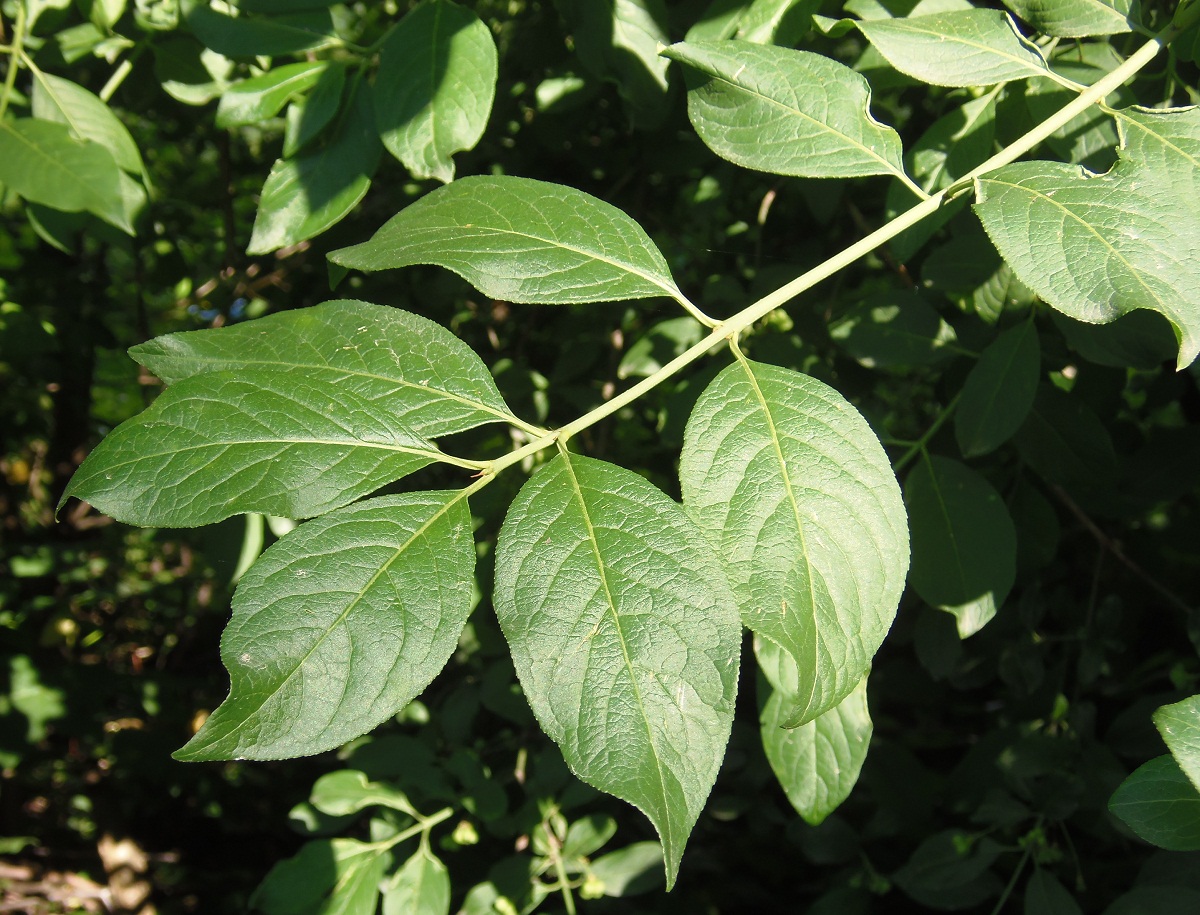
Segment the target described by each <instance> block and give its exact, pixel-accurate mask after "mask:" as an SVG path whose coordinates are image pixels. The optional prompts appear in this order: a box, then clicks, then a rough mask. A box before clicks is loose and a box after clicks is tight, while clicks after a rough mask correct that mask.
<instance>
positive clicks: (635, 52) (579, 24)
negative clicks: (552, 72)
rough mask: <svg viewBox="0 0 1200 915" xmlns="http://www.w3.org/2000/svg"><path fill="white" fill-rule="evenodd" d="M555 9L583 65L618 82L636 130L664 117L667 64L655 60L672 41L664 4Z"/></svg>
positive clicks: (609, 0) (565, 1)
mask: <svg viewBox="0 0 1200 915" xmlns="http://www.w3.org/2000/svg"><path fill="white" fill-rule="evenodd" d="M555 6H556V7H558V10H559V12H560V13H561V14H562V16H563V19H564V20H566V24H567V28H568V29H569V30H570V31H571V33H572V34H573V36H574V39H575V53H576V54H578V55H579V59H580V60H581V61H582V62H583V65H584V66H585V67H587V68H588V69H589V70H591V71H592V73H594V74H595V75H596V76H598V77H600V78H601V79H605V80H608V81H610V82H613V83H615V84H616V86H617V91H618V92H619V93H620V95H621V99H622V101H624V103H625V106H626V108H627V109H628V111H629V116H630V118H631V120H632V121H633V122H634V125H635V126H638V127H655V126H657V125H658V123H659V122H660V121H661V120H662V119H663V117H664V116H665V115H666V113H667V68H668V64H667V62H666V61H665V60H663V59H662V58H661V57H659V56H658V48H659V46H660V45H664V44H666V43H667V42H668V41H670V38H669V37H668V35H667V19H668V17H667V8H666V5H665V4H664V3H663V0H604V2H601V3H597V2H596V0H556V2H555Z"/></svg>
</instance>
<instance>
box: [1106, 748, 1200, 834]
mask: <svg viewBox="0 0 1200 915" xmlns="http://www.w3.org/2000/svg"><path fill="white" fill-rule="evenodd" d="M1108 809H1109V810H1110V811H1111V812H1112V813H1113V814H1114V815H1116V816H1118V817H1120V818H1121V820H1122V821H1124V823H1125V825H1126V826H1128V827H1129V828H1130V829H1132V830H1133V831H1134V832H1135V833H1137V834H1138V835H1139V836H1140V837H1141V838H1143V839H1145V840H1146V841H1147V842H1150V843H1152V844H1154V845H1157V846H1159V847H1160V848H1165V849H1167V850H1168V851H1200V791H1197V789H1196V786H1195V785H1193V784H1192V782H1191V780H1190V779H1189V778H1188V777H1187V775H1185V774H1184V772H1183V770H1182V769H1180V768H1179V763H1178V762H1176V761H1175V757H1174V756H1171V755H1170V754H1167V755H1165V756H1159V757H1158V758H1157V759H1152V760H1150V761H1149V762H1148V763H1144V764H1143V765H1141V766H1139V767H1138V768H1137V769H1136V770H1135V771H1134V772H1133V774H1132V775H1130V776H1129V777H1128V778H1127V779H1125V781H1123V782H1121V785H1120V787H1118V788H1117V790H1116V791H1114V792H1113V796H1112V798H1111V799H1110V800H1109V802H1108Z"/></svg>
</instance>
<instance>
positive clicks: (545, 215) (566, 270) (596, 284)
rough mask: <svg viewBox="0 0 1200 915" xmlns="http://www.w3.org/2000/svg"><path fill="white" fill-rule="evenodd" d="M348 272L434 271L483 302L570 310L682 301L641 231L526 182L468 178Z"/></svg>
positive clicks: (425, 201) (340, 257) (359, 255)
mask: <svg viewBox="0 0 1200 915" xmlns="http://www.w3.org/2000/svg"><path fill="white" fill-rule="evenodd" d="M329 259H330V260H331V261H333V262H334V263H335V264H339V265H340V266H342V267H349V268H351V269H355V270H367V271H371V270H387V269H391V268H394V267H407V266H409V265H411V264H437V265H439V266H442V267H445V268H447V269H448V270H453V271H454V272H455V273H457V274H459V276H461V277H463V278H464V279H466V280H467V282H469V283H470V284H471V285H472V286H474V287H475V288H476V289H478V290H479V291H480V292H482V293H484V294H485V295H490V296H492V297H493V298H496V299H501V300H503V301H509V302H535V303H546V304H564V303H569V302H613V301H619V300H621V299H641V298H647V297H649V296H659V295H668V296H672V297H676V296H681V295H682V293H680V292H679V290H678V287H676V285H675V281H674V280H672V279H671V273H670V270H669V269H668V267H667V262H666V260H664V259H663V256H662V254H661V253H659V250H658V248H656V247H655V246H654V242H652V241H651V240H650V238H649V237H648V236H647V235H646V233H645V232H644V231H643V230H642V228H641V227H640V226H639V225H638V224H637V223H636V222H634V221H633V220H632V219H630V218H629V217H628V216H626V215H625V214H624V213H622V212H621V211H620V210H618V209H617V208H616V207H614V206H610V205H609V204H607V203H604V202H603V201H601V200H597V199H596V198H595V197H592V196H589V195H588V194H585V193H583V192H582V191H576V190H573V189H571V188H568V187H563V186H562V185H557V184H547V183H545V182H542V181H532V180H530V179H528V178H512V177H473V178H463V179H461V180H459V181H455V182H454V183H453V184H450V185H447V186H446V187H442V188H438V189H437V190H435V191H433V192H432V193H430V194H427V195H426V196H424V197H422V198H421V199H420V200H418V201H417V202H416V203H414V204H412V205H411V206H409V207H407V208H405V209H404V210H402V211H400V213H398V214H397V215H396V216H394V217H393V218H392V219H391V220H389V221H388V222H387V224H385V225H384V226H383V228H382V229H380V230H379V231H378V232H376V233H375V235H374V236H373V237H372V238H371V240H370V241H367V242H364V243H362V244H361V245H355V246H354V247H352V248H342V249H340V250H338V251H334V252H333V253H332V254H330V255H329Z"/></svg>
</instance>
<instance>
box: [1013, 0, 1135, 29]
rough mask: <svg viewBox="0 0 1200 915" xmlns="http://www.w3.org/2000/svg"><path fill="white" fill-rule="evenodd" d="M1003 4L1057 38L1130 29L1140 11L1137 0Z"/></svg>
mask: <svg viewBox="0 0 1200 915" xmlns="http://www.w3.org/2000/svg"><path fill="white" fill-rule="evenodd" d="M1004 5H1005V6H1007V7H1008V8H1009V9H1010V10H1012V11H1013V12H1014V13H1016V14H1017V15H1018V16H1020V17H1021V18H1022V19H1024V20H1025V21H1026V22H1028V23H1029V24H1030V25H1031V26H1033V27H1034V28H1035V29H1037V30H1038V31H1039V32H1044V33H1046V34H1047V35H1054V36H1056V37H1058V38H1084V37H1087V36H1090V35H1116V34H1120V33H1122V32H1128V31H1131V30H1132V29H1133V28H1134V27H1135V26H1136V24H1137V20H1138V16H1139V15H1140V10H1139V4H1138V0H1004Z"/></svg>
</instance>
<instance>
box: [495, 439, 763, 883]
mask: <svg viewBox="0 0 1200 915" xmlns="http://www.w3.org/2000/svg"><path fill="white" fill-rule="evenodd" d="M495 605H496V616H497V617H498V618H499V620H500V625H501V626H502V627H503V629H504V634H505V636H506V637H507V639H508V642H509V646H510V647H511V649H512V654H513V661H514V663H515V664H516V668H517V674H518V676H519V677H520V680H521V686H522V687H523V689H524V690H525V695H526V696H527V697H528V699H529V704H530V705H531V706H532V707H533V711H534V714H535V715H536V716H537V718H538V721H539V722H540V724H541V725H542V728H543V730H545V731H546V733H547V734H548V735H549V736H550V737H551V738H552V739H553V740H554V741H555V743H557V744H558V745H559V747H560V748H561V749H562V751H563V756H564V758H565V759H566V761H567V764H568V765H569V766H570V767H571V770H572V771H573V772H575V774H576V775H578V776H579V777H580V778H581V779H583V780H584V781H586V782H588V783H589V784H591V785H593V786H595V787H597V788H599V789H600V790H602V791H605V792H607V793H609V794H613V795H615V796H617V797H619V798H622V799H624V800H627V801H629V802H630V803H631V804H633V805H635V806H636V807H638V808H639V809H641V810H642V811H643V812H644V813H645V814H646V815H647V816H648V817H649V818H650V820H651V822H653V823H654V826H655V828H656V829H657V830H658V833H659V836H660V837H661V839H662V843H663V849H664V852H665V859H666V873H667V885H668V887H669V886H671V885H672V884H674V882H675V876H676V874H677V873H678V869H679V861H680V858H681V857H682V855H683V848H684V845H685V844H686V842H687V838H688V835H689V834H690V833H691V831H692V827H693V826H694V825H695V822H696V819H697V818H698V817H699V815H700V811H701V809H702V807H703V806H704V802H705V800H706V799H707V797H708V794H709V791H710V790H711V789H712V786H713V782H714V781H715V779H716V776H717V770H718V769H719V768H720V765H721V760H722V758H723V756H724V753H725V743H726V741H727V740H728V738H729V731H730V727H731V725H732V723H733V702H734V697H735V694H736V690H737V676H738V660H739V651H740V647H741V631H742V627H741V624H740V622H739V621H738V617H737V611H736V610H735V607H734V603H733V597H732V595H731V594H730V593H729V589H728V585H727V584H726V583H725V581H724V578H723V577H722V575H721V574H720V571H719V570H718V569H716V568H715V567H714V557H713V555H712V550H711V548H710V547H709V546H708V544H707V543H706V542H705V541H704V538H703V536H702V535H701V534H700V532H699V531H698V530H697V529H696V527H695V525H694V524H693V523H692V522H691V521H690V520H689V519H688V517H687V515H685V514H684V512H683V510H682V509H681V508H679V506H678V505H676V504H675V503H674V502H672V501H671V500H670V499H668V498H667V497H666V496H665V495H663V494H662V493H661V492H660V491H658V490H657V489H655V488H654V487H653V486H652V485H651V484H650V483H648V482H647V481H646V480H645V479H643V478H642V477H640V476H638V475H637V474H635V473H633V472H632V471H629V470H624V469H622V468H620V467H616V466H614V465H611V464H605V463H603V462H601V461H596V460H593V459H590V458H583V457H579V456H577V455H573V454H560V455H559V456H558V457H556V458H554V459H553V460H552V461H551V462H550V463H549V464H547V465H546V466H544V467H543V468H542V469H541V470H539V471H538V472H537V473H536V474H535V475H534V476H533V478H532V479H530V481H529V482H528V483H526V484H525V486H524V487H523V488H522V489H521V492H520V494H519V495H518V496H517V498H516V500H515V501H514V502H513V504H512V507H511V508H510V509H509V512H508V516H507V518H506V519H505V522H504V527H503V529H502V530H501V533H500V540H499V544H498V547H497V554H496V597H495Z"/></svg>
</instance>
